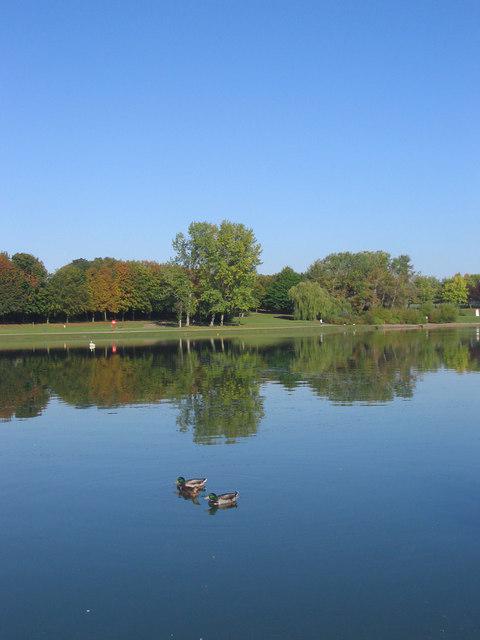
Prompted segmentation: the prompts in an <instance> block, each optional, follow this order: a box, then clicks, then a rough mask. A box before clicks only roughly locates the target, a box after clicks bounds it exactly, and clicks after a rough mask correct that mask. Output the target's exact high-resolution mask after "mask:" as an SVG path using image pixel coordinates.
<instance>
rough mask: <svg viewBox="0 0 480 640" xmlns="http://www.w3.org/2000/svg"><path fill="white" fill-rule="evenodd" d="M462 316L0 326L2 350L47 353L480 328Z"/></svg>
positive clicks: (262, 315) (263, 317)
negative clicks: (412, 320)
mask: <svg viewBox="0 0 480 640" xmlns="http://www.w3.org/2000/svg"><path fill="white" fill-rule="evenodd" d="M475 320H477V319H476V318H475V316H473V314H472V316H464V317H462V318H461V321H460V322H456V323H448V324H428V325H427V324H425V325H411V324H410V325H398V324H397V325H394V324H392V325H379V326H372V325H357V326H354V325H327V324H320V322H318V321H303V320H293V319H292V318H291V317H289V316H281V315H275V314H266V313H253V314H251V315H250V316H248V317H246V318H240V319H239V320H238V323H236V324H230V325H225V326H224V327H219V326H214V327H209V326H198V325H193V326H190V327H183V328H182V329H180V328H178V327H175V326H172V325H169V324H161V323H155V322H149V321H144V320H138V321H126V322H118V323H117V325H116V327H115V329H112V326H111V324H110V323H109V322H95V323H91V322H83V323H70V324H67V325H63V324H36V325H31V324H29V325H0V349H9V348H11V349H19V348H22V347H30V348H32V347H48V346H52V347H53V346H63V345H64V344H65V345H77V346H78V345H80V344H85V345H87V344H88V342H89V341H90V340H91V339H93V340H94V341H95V343H96V344H97V345H109V344H112V342H115V343H118V344H120V343H129V344H133V343H137V344H153V343H156V342H162V341H169V340H178V339H179V338H185V339H196V338H198V339H205V338H217V337H232V336H235V337H242V336H249V338H250V339H251V338H252V337H256V336H259V337H266V336H269V335H271V336H275V337H278V338H282V337H284V338H288V337H295V336H314V335H319V334H322V333H325V334H327V333H339V332H345V331H348V332H351V331H369V330H381V331H392V330H396V331H399V330H407V329H408V330H419V329H427V328H428V329H429V330H430V329H439V328H449V329H450V328H458V327H468V326H472V327H475V326H480V319H478V320H479V321H477V322H475Z"/></svg>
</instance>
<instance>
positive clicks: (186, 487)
mask: <svg viewBox="0 0 480 640" xmlns="http://www.w3.org/2000/svg"><path fill="white" fill-rule="evenodd" d="M206 483H207V478H190V480H185V478H184V477H183V476H178V478H177V489H178V490H179V491H185V492H189V493H197V492H199V491H201V490H202V489H203V488H204V487H205V485H206Z"/></svg>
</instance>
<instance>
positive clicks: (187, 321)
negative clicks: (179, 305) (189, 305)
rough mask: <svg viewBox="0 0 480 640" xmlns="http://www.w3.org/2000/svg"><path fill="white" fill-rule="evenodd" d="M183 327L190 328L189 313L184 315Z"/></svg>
mask: <svg viewBox="0 0 480 640" xmlns="http://www.w3.org/2000/svg"><path fill="white" fill-rule="evenodd" d="M185 326H186V327H189V326H190V311H187V313H186V315H185Z"/></svg>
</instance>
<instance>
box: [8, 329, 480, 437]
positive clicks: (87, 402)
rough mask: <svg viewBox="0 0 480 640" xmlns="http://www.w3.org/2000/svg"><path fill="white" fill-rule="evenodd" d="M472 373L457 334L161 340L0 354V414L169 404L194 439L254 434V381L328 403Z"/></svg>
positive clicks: (475, 347) (478, 360) (404, 393)
mask: <svg viewBox="0 0 480 640" xmlns="http://www.w3.org/2000/svg"><path fill="white" fill-rule="evenodd" d="M441 367H448V368H451V369H454V370H456V371H458V372H462V371H471V370H475V371H479V370H480V342H478V341H477V340H476V339H475V338H472V337H471V335H470V334H469V333H466V332H462V331H448V332H447V331H446V332H441V331H438V332H432V333H431V334H430V335H427V334H426V333H424V332H415V333H414V332H412V333H408V334H404V333H393V332H392V333H383V332H380V331H379V332H376V333H362V334H359V335H357V336H354V335H353V334H351V333H345V334H335V335H329V336H325V338H322V337H321V336H317V337H309V338H297V339H289V340H280V341H274V340H270V341H269V340H263V341H262V340H260V341H256V342H254V341H252V342H250V343H249V342H248V341H247V340H229V341H222V340H215V341H213V340H212V341H196V342H191V341H186V340H183V341H180V342H179V343H177V344H175V343H168V344H166V345H162V346H161V347H160V346H158V347H128V348H127V347H123V348H118V349H117V352H116V353H112V350H111V349H105V350H102V351H101V352H99V351H98V350H97V353H95V354H91V353H89V352H86V351H82V350H78V349H72V350H51V351H50V352H49V353H47V352H46V351H43V352H38V351H37V352H31V351H30V352H29V351H22V352H14V353H12V352H10V353H7V352H4V353H1V354H0V419H4V420H8V419H10V418H12V417H14V416H16V417H17V418H29V417H34V416H37V415H39V414H40V413H41V412H42V411H43V410H44V409H45V407H46V406H47V404H48V402H49V399H50V398H51V396H58V397H59V398H60V399H61V400H62V401H64V402H66V403H68V404H70V405H73V406H75V407H88V406H97V407H100V408H107V407H115V406H122V405H131V404H142V403H144V404H147V403H154V402H161V401H169V402H171V403H172V404H173V405H174V406H175V407H176V408H177V410H178V416H177V423H178V425H179V428H180V430H182V431H187V430H192V433H193V437H194V440H195V441H196V442H199V443H207V442H212V441H216V440H223V441H227V442H231V441H234V440H235V439H236V438H239V437H243V436H249V435H252V434H255V433H256V430H257V428H258V424H259V422H260V420H261V418H262V416H263V413H264V409H263V398H262V394H261V385H262V382H264V381H274V382H277V383H280V384H282V385H283V386H284V387H285V388H287V389H294V388H296V387H297V386H300V385H302V386H305V385H307V386H308V387H310V388H311V389H312V391H313V392H314V393H315V394H317V395H319V396H321V397H324V398H327V399H329V400H330V401H333V402H339V403H352V402H388V401H391V400H392V399H394V398H395V397H400V398H410V397H412V395H413V393H414V390H415V385H416V383H417V379H418V377H419V376H420V375H421V374H422V372H424V371H435V370H437V369H439V368H441Z"/></svg>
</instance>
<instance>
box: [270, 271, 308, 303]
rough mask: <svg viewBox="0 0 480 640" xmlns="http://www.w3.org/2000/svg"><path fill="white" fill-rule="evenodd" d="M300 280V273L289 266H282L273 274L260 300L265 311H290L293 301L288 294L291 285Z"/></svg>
mask: <svg viewBox="0 0 480 640" xmlns="http://www.w3.org/2000/svg"><path fill="white" fill-rule="evenodd" d="M301 280H302V276H301V274H299V273H297V272H296V271H294V270H293V269H292V268H291V267H284V268H283V269H282V270H281V271H280V272H279V273H277V274H276V275H275V276H273V278H272V281H271V283H270V284H269V286H268V288H267V290H266V292H265V295H264V297H263V300H262V307H263V308H264V309H265V310H266V311H273V312H277V313H292V312H293V301H292V298H291V297H290V295H289V291H290V289H291V288H292V287H294V286H295V285H297V284H298V283H299V282H300V281H301Z"/></svg>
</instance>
